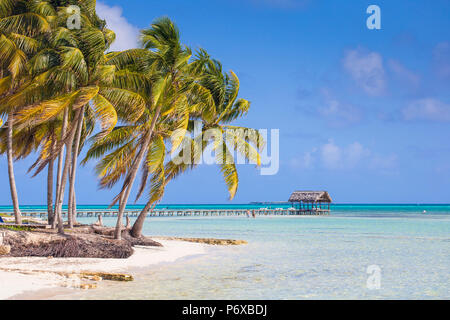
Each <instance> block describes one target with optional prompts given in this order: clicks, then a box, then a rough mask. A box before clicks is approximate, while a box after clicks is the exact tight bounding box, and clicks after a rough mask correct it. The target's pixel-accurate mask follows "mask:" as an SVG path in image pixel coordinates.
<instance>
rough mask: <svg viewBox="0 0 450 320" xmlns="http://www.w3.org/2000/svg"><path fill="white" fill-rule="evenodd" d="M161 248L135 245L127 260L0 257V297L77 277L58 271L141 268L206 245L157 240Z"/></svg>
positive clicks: (62, 284) (70, 283)
mask: <svg viewBox="0 0 450 320" xmlns="http://www.w3.org/2000/svg"><path fill="white" fill-rule="evenodd" d="M157 241H158V242H160V243H161V244H162V245H163V247H135V248H134V249H135V252H134V254H133V255H132V256H131V257H130V258H128V259H91V258H40V257H25V258H1V259H0V299H2V300H4V299H8V298H11V297H13V296H16V295H19V294H22V293H25V292H30V291H37V290H42V289H52V288H61V287H74V286H76V284H77V283H79V280H80V279H79V278H78V277H76V276H75V277H73V278H72V277H69V278H68V277H67V276H64V275H60V274H58V273H74V274H76V273H81V272H117V273H130V270H132V269H136V268H144V267H147V266H150V265H154V264H159V263H169V262H174V261H175V260H177V259H180V258H183V257H187V256H193V255H199V254H205V253H206V245H205V244H200V243H193V242H185V241H176V240H160V239H158V240H157Z"/></svg>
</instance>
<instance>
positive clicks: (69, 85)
mask: <svg viewBox="0 0 450 320" xmlns="http://www.w3.org/2000/svg"><path fill="white" fill-rule="evenodd" d="M79 4H80V7H81V9H82V18H83V24H84V25H83V28H81V29H80V30H69V29H67V28H66V25H65V23H66V21H67V15H68V13H67V10H66V9H65V8H60V10H59V13H58V15H57V17H56V18H55V19H53V20H52V26H51V37H50V39H49V41H48V43H47V45H48V47H47V48H46V50H43V51H42V52H40V53H39V54H37V55H36V56H35V57H33V60H32V64H33V65H34V66H36V69H39V70H46V72H45V73H44V74H45V76H40V77H39V80H40V81H41V83H42V84H43V85H44V86H45V87H46V89H47V90H45V91H51V92H52V96H51V97H50V98H49V99H47V100H45V99H44V100H43V99H40V100H38V101H37V102H35V103H29V102H28V101H29V100H30V95H31V93H30V92H26V91H21V92H19V93H18V94H16V96H14V97H13V99H11V100H13V101H14V100H15V101H20V100H24V101H27V102H28V103H27V104H25V103H23V105H26V106H25V107H23V108H21V109H20V111H19V112H18V116H19V118H20V120H19V126H20V127H21V128H25V127H29V126H39V125H41V124H43V123H46V122H48V121H51V120H54V119H56V118H61V117H62V127H61V130H60V138H59V141H58V143H56V146H54V148H53V149H52V153H50V156H48V157H45V158H41V159H40V161H39V163H38V164H37V165H36V168H37V169H36V174H37V173H39V172H40V171H41V170H43V169H44V168H45V167H46V166H49V165H51V162H52V161H54V160H55V159H56V158H58V172H57V179H56V180H57V188H56V200H55V216H56V222H55V223H54V227H56V224H57V225H58V231H59V232H60V233H63V221H62V203H63V200H64V191H65V187H66V182H67V180H68V179H69V180H70V185H69V213H70V214H68V219H69V226H70V227H72V225H73V219H72V218H73V213H74V211H75V210H74V206H73V205H74V203H75V199H74V184H75V177H76V166H77V165H76V162H77V156H78V154H79V151H80V144H81V140H80V139H81V137H82V134H81V132H82V128H83V123H84V119H85V113H86V112H92V113H94V114H95V115H96V117H97V119H99V120H100V122H101V124H102V127H103V129H104V130H105V131H108V130H111V129H112V128H113V127H114V126H115V124H116V121H117V113H116V110H115V108H114V106H115V105H121V106H122V107H123V108H126V107H130V106H131V105H136V104H139V101H138V100H137V99H134V98H133V93H128V92H125V93H124V92H123V91H122V90H120V89H117V88H112V87H109V85H110V84H111V81H112V79H113V78H114V72H115V68H114V66H111V65H106V62H107V58H106V57H105V55H104V52H105V50H106V49H107V48H108V47H109V45H110V44H111V42H112V41H113V40H114V34H113V33H112V32H111V31H110V30H108V29H106V28H105V23H104V22H103V21H101V20H100V19H98V17H97V16H96V15H95V1H87V2H86V1H84V2H83V1H80V2H79ZM90 4H91V5H90ZM92 4H94V5H93V6H92ZM40 88H42V87H40ZM88 109H91V110H89V111H88ZM64 148H65V149H66V151H65V154H66V156H65V160H64V164H63V157H64ZM69 170H70V173H69ZM49 180H50V178H49Z"/></svg>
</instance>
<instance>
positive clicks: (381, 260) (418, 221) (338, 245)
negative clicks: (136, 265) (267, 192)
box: [70, 204, 450, 299]
mask: <svg viewBox="0 0 450 320" xmlns="http://www.w3.org/2000/svg"><path fill="white" fill-rule="evenodd" d="M257 206H258V205H257ZM275 206H276V207H281V206H280V205H279V204H276V205H275ZM258 207H261V206H258ZM262 207H267V205H263V206H262ZM333 209H334V210H333V211H332V215H331V216H321V217H311V216H301V217H265V216H262V217H257V218H256V219H248V218H246V217H242V216H241V217H209V218H208V217H206V218H205V217H199V218H182V217H170V218H167V217H158V218H149V219H148V220H147V221H146V225H145V230H144V233H145V234H146V235H151V236H157V235H167V236H182V237H217V238H231V239H243V240H247V241H248V242H249V244H248V245H243V246H232V247H211V248H209V249H208V254H206V255H201V256H196V257H190V258H186V259H181V260H179V261H176V262H175V263H171V264H161V265H157V266H153V267H150V268H148V269H146V270H143V271H142V270H141V271H140V272H138V274H137V276H136V281H134V282H130V283H126V284H123V283H120V284H117V283H109V282H104V283H102V284H101V285H100V287H99V288H98V289H96V290H91V291H87V292H81V293H76V294H75V295H70V298H74V297H75V298H79V299H449V298H450V276H449V274H450V206H449V205H420V206H418V205H336V206H334V208H333ZM423 210H426V211H427V214H423V213H422V212H423ZM104 220H105V222H106V223H108V224H110V225H113V224H114V219H110V218H105V219H104ZM83 221H84V222H90V221H92V220H89V219H87V218H86V219H83ZM371 265H376V266H378V267H379V268H380V280H381V282H380V283H381V286H380V289H375V290H370V289H368V288H367V284H366V282H367V279H368V277H369V274H367V267H368V266H371Z"/></svg>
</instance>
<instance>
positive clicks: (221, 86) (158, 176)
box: [130, 50, 264, 237]
mask: <svg viewBox="0 0 450 320" xmlns="http://www.w3.org/2000/svg"><path fill="white" fill-rule="evenodd" d="M192 67H193V68H195V69H196V72H197V73H199V74H201V77H200V81H199V84H200V85H201V86H202V87H203V88H206V89H207V90H208V91H209V92H210V94H211V97H212V101H214V105H213V106H209V107H208V108H207V110H213V113H212V114H211V113H210V112H208V113H205V112H204V110H205V109H204V108H201V107H199V106H204V105H205V101H204V100H203V99H201V98H202V97H198V96H195V95H193V96H191V97H190V99H191V100H192V101H191V102H192V104H193V105H194V106H196V107H194V108H193V109H192V110H191V114H190V117H191V119H193V120H197V121H199V122H200V121H201V123H202V130H201V133H200V134H198V135H197V136H193V137H191V136H189V135H188V136H186V135H185V134H184V133H185V132H183V131H179V132H178V133H176V132H175V133H174V134H172V136H171V137H170V139H171V143H172V149H171V151H170V154H171V157H169V158H170V160H169V161H166V160H165V158H166V156H167V154H166V153H165V145H164V143H163V136H159V137H158V138H159V139H158V140H156V141H155V142H154V143H153V148H152V149H151V150H152V152H151V153H149V155H148V156H147V165H148V168H147V171H148V172H150V173H152V175H151V176H150V175H144V177H143V179H142V182H141V187H140V192H141V193H142V191H143V189H144V188H145V185H146V184H147V183H149V182H150V188H149V189H150V191H149V196H148V199H147V203H146V205H145V207H144V209H143V210H142V211H141V213H140V215H139V216H138V218H137V220H136V222H135V223H134V225H133V227H132V229H131V231H130V234H131V235H132V236H133V237H140V236H141V234H142V229H143V226H144V221H145V217H146V215H147V213H148V211H149V210H150V209H151V208H152V207H153V206H154V205H155V204H156V203H157V202H159V201H160V200H161V199H162V197H163V195H164V190H165V187H166V185H167V184H168V183H169V182H170V181H171V180H173V179H174V178H176V177H177V176H178V175H180V174H181V173H182V172H184V171H186V170H188V169H193V168H195V167H196V166H197V164H198V163H200V158H201V156H202V154H203V152H204V151H205V149H206V147H207V146H208V145H211V146H212V150H214V152H215V156H216V163H217V164H218V165H219V167H220V170H221V172H222V174H223V177H224V181H225V183H226V185H227V189H228V192H229V196H230V200H232V199H233V198H234V196H235V194H236V192H237V188H238V184H239V178H238V173H237V169H236V164H235V160H234V157H233V154H234V152H235V151H236V152H238V153H239V154H240V155H241V156H242V157H243V158H244V159H245V160H248V161H250V162H251V163H254V164H255V165H257V166H260V164H261V158H260V155H259V152H260V151H261V150H262V148H263V147H264V140H263V138H262V136H261V135H260V134H259V132H258V131H257V130H254V129H250V128H244V127H237V126H231V125H229V123H230V122H232V121H234V120H236V119H238V118H240V117H242V116H244V115H245V114H247V112H248V110H249V107H250V103H249V102H248V101H247V100H244V99H238V98H237V97H238V93H239V79H238V77H237V76H236V75H235V74H234V73H233V72H230V74H229V75H228V74H224V73H223V72H222V66H221V64H220V63H219V62H218V61H216V60H212V59H210V58H209V56H208V55H207V53H206V51H204V50H200V52H199V55H198V57H197V59H196V60H195V61H194V62H193V64H192ZM208 101H209V100H208ZM194 125H195V124H194V122H193V121H192V120H191V121H190V124H189V129H190V130H191V131H192V129H193V127H194ZM194 134H195V133H194ZM180 139H183V140H182V142H181V143H179V142H178V143H174V142H176V141H180ZM180 145H185V146H186V147H187V148H186V147H185V148H182V149H181V150H179V149H180V148H179V146H180ZM230 148H231V150H230ZM180 159H183V161H180ZM141 193H140V194H141ZM140 194H139V195H138V196H140Z"/></svg>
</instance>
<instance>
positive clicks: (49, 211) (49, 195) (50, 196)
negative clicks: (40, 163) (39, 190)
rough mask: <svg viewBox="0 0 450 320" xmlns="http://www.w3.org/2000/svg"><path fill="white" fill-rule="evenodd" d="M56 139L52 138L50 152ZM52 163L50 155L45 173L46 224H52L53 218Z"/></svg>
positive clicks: (53, 148) (52, 150)
mask: <svg viewBox="0 0 450 320" xmlns="http://www.w3.org/2000/svg"><path fill="white" fill-rule="evenodd" d="M55 144H56V140H55V139H53V138H52V146H51V151H50V152H51V154H53V152H54V150H55ZM53 164H54V160H53V158H52V157H51V158H50V161H49V162H48V173H47V218H48V224H49V225H53V221H54V220H55V213H54V211H53V169H54V168H53V167H54V166H53Z"/></svg>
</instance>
